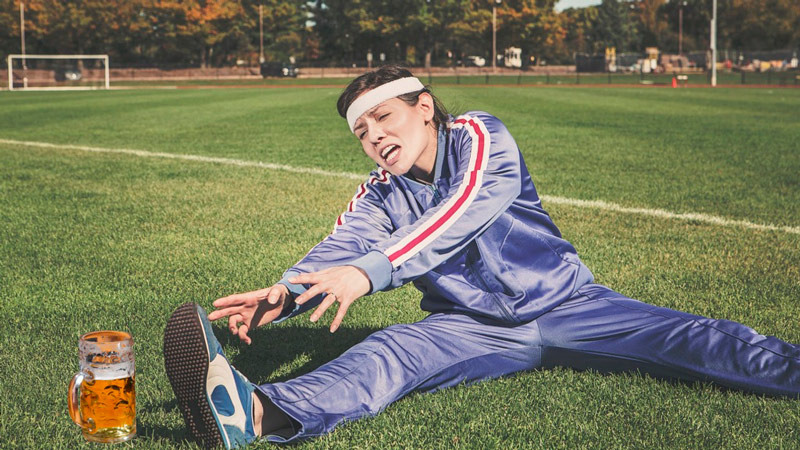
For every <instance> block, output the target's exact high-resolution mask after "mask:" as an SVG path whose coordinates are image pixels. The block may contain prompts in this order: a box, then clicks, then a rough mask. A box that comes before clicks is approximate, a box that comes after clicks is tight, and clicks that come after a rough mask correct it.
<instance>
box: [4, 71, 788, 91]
mask: <svg viewBox="0 0 800 450" xmlns="http://www.w3.org/2000/svg"><path fill="white" fill-rule="evenodd" d="M94 70H96V69H85V71H84V75H85V79H87V80H88V79H92V78H97V77H94V76H92V75H91V74H92V73H93V72H92V71H94ZM365 70H367V69H365V68H331V67H326V68H302V69H301V73H300V77H301V78H305V79H307V80H308V81H305V82H304V83H313V81H314V80H319V83H322V84H330V83H337V84H343V83H344V82H345V81H344V80H349V79H352V78H353V77H355V76H358V75H360V74H362V73H364V71H365ZM411 70H412V72H413V73H415V74H417V76H419V77H420V79H422V80H423V82H426V83H428V84H433V85H435V84H455V85H508V86H511V85H645V86H647V85H656V86H659V85H661V86H663V85H671V84H672V80H673V78H675V79H676V81H678V84H679V85H695V86H696V85H705V84H709V83H710V80H709V78H710V73H709V72H707V71H703V70H694V71H681V70H675V71H671V72H662V73H642V72H641V71H640V72H627V73H609V72H588V73H587V72H580V71H576V66H549V67H531V68H529V69H527V70H519V69H507V68H498V69H497V70H496V71H493V70H492V69H491V68H485V67H484V68H478V67H475V68H453V67H434V68H431V69H430V70H427V69H425V68H421V67H420V68H412V69H411ZM17 72H18V71H17V70H16V69H15V70H14V73H15V77H16V76H17V75H18V74H17ZM27 76H28V80H29V84H30V85H45V84H48V83H49V84H51V85H52V84H53V83H54V72H53V71H49V70H43V69H34V70H28V71H27ZM110 76H111V85H112V87H114V86H125V85H136V84H142V85H145V86H147V85H151V84H192V83H208V82H214V83H216V82H218V83H225V82H229V83H235V84H242V83H245V84H252V85H259V84H265V83H267V84H268V83H275V82H277V81H276V80H264V79H262V78H261V76H260V75H259V72H258V68H252V67H251V68H242V67H235V68H212V69H187V68H183V69H156V68H149V69H147V68H112V69H111V75H110ZM7 80H8V74H7V71H6V70H4V69H0V87H7V86H6V85H7ZM326 80H327V81H326ZM717 82H718V84H720V85H745V86H747V85H749V86H755V85H766V86H789V87H796V86H800V71H797V70H787V71H765V72H754V71H733V70H720V71H719V72H718V74H717ZM15 83H16V82H15Z"/></svg>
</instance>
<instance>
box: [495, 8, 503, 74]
mask: <svg viewBox="0 0 800 450" xmlns="http://www.w3.org/2000/svg"><path fill="white" fill-rule="evenodd" d="M502 2H503V0H494V3H492V73H496V72H497V5H499V4H500V3H502Z"/></svg>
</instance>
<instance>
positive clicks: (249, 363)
mask: <svg viewBox="0 0 800 450" xmlns="http://www.w3.org/2000/svg"><path fill="white" fill-rule="evenodd" d="M377 330H378V329H377V328H348V327H346V326H345V327H342V328H340V329H339V330H337V331H336V333H331V332H330V331H328V327H327V326H323V325H312V326H308V327H302V326H296V325H288V326H266V327H261V328H258V329H256V330H255V331H253V332H251V333H250V337H251V338H252V339H253V344H252V345H249V346H248V345H245V344H243V343H241V342H240V341H239V338H238V337H234V336H232V335H231V334H230V332H228V330H227V328H226V327H217V326H215V327H214V335H215V336H216V337H217V340H219V342H220V344H222V347H223V348H225V349H230V348H231V347H238V348H239V353H238V354H237V355H235V356H233V357H229V360H230V362H231V363H232V364H233V365H234V366H235V367H236V368H237V369H238V370H239V371H240V372H242V373H243V374H245V376H247V377H248V378H249V379H250V381H252V382H254V383H257V384H262V383H265V382H277V381H284V380H287V379H291V378H295V377H297V376H300V375H303V374H305V373H308V372H310V371H312V370H314V369H316V368H317V367H319V366H321V365H323V364H325V363H327V362H329V361H331V360H333V359H334V358H336V357H337V356H339V355H341V354H342V353H343V352H344V351H346V350H347V349H349V348H350V347H352V346H354V345H356V344H358V343H359V342H361V341H363V340H364V339H365V338H366V337H367V336H369V335H370V334H372V333H373V332H375V331H377ZM300 355H303V356H304V361H305V362H304V363H303V364H302V365H300V366H299V367H296V368H292V369H290V370H289V372H288V373H283V374H282V375H281V376H280V377H273V376H272V374H273V373H274V372H275V371H277V370H278V369H280V368H281V367H282V366H284V365H286V364H291V363H292V362H293V361H295V360H296V359H297V358H298V356H300ZM171 397H172V396H171ZM157 408H160V409H161V410H163V412H164V413H170V414H171V413H173V412H175V413H177V414H180V412H179V410H178V404H177V401H176V400H175V398H174V397H172V398H171V399H170V400H168V401H166V402H163V403H161V404H160V405H158V406H157ZM138 428H139V430H138V434H139V435H140V436H142V437H147V438H151V439H154V440H159V439H163V440H168V441H170V442H173V443H176V444H177V443H182V441H188V442H193V440H192V437H191V435H190V434H189V432H188V430H187V429H186V428H185V427H183V426H180V427H178V428H171V427H170V426H167V425H158V424H151V423H142V421H139V423H138Z"/></svg>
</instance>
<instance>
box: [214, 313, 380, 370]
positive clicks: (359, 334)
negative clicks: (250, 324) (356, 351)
mask: <svg viewBox="0 0 800 450" xmlns="http://www.w3.org/2000/svg"><path fill="white" fill-rule="evenodd" d="M375 331H378V328H349V327H342V328H339V330H337V331H336V332H335V333H331V332H330V331H328V327H327V326H324V325H312V326H308V327H304V326H296V325H289V326H266V327H261V328H258V329H256V330H255V331H254V332H251V333H250V337H251V338H252V339H253V344H252V345H249V346H248V345H245V344H242V343H240V341H239V338H238V337H234V336H232V335H231V334H230V333H229V332H228V330H227V329H226V328H225V327H218V328H215V329H214V333H215V334H216V336H217V339H218V340H219V342H220V343H221V344H222V346H223V348H229V346H234V347H236V346H239V347H240V349H241V350H240V352H239V354H238V355H236V356H234V357H233V358H231V359H230V361H231V363H232V364H233V365H234V366H235V367H236V368H237V369H239V371H240V372H242V373H243V374H245V376H247V377H248V378H249V379H250V381H252V382H254V383H258V384H261V383H265V382H268V381H269V382H277V381H285V380H288V379H292V378H295V377H298V376H300V375H303V374H306V373H308V372H311V371H312V370H314V369H316V368H317V367H319V366H321V365H323V364H325V363H327V362H329V361H331V360H333V359H334V358H336V357H338V356H339V355H341V354H342V353H344V352H345V351H346V350H347V349H349V348H350V347H353V346H354V345H356V344H358V343H359V342H361V341H363V340H364V339H365V338H366V337H367V336H369V335H370V334H372V333H374V332H375ZM300 355H303V359H304V360H305V362H304V363H303V364H302V365H301V366H300V367H296V368H292V369H290V371H289V372H288V373H284V374H281V376H279V377H272V374H273V373H274V372H275V371H276V370H278V369H279V368H281V367H282V366H284V365H286V364H290V363H292V362H293V361H295V360H296V359H297V358H298V356H300Z"/></svg>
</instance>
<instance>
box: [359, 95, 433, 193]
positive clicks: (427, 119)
mask: <svg viewBox="0 0 800 450" xmlns="http://www.w3.org/2000/svg"><path fill="white" fill-rule="evenodd" d="M433 114H434V109H433V98H432V97H431V96H430V95H429V94H427V93H422V94H420V96H419V101H418V102H417V104H416V105H414V106H410V105H409V104H408V103H406V102H404V101H403V100H400V99H399V98H396V97H395V98H392V99H389V100H386V101H385V102H383V103H381V104H379V105H378V106H376V107H374V108H372V109H370V110H368V111H367V112H365V113H364V114H363V115H362V116H361V117H359V118H358V120H356V123H355V127H354V128H353V130H354V132H355V135H356V137H357V138H358V140H359V141H360V142H361V146H362V147H363V148H364V153H366V154H367V156H369V157H370V158H371V159H372V160H373V161H375V162H376V163H378V165H379V166H381V167H383V168H384V169H386V170H387V171H389V173H391V174H392V175H405V174H406V173H408V172H411V174H412V175H413V176H414V177H415V178H417V179H420V180H425V181H429V182H430V181H432V173H433V168H434V165H435V163H436V143H437V141H436V128H435V127H434V126H433V125H431V124H432V123H433V122H432V120H433Z"/></svg>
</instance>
